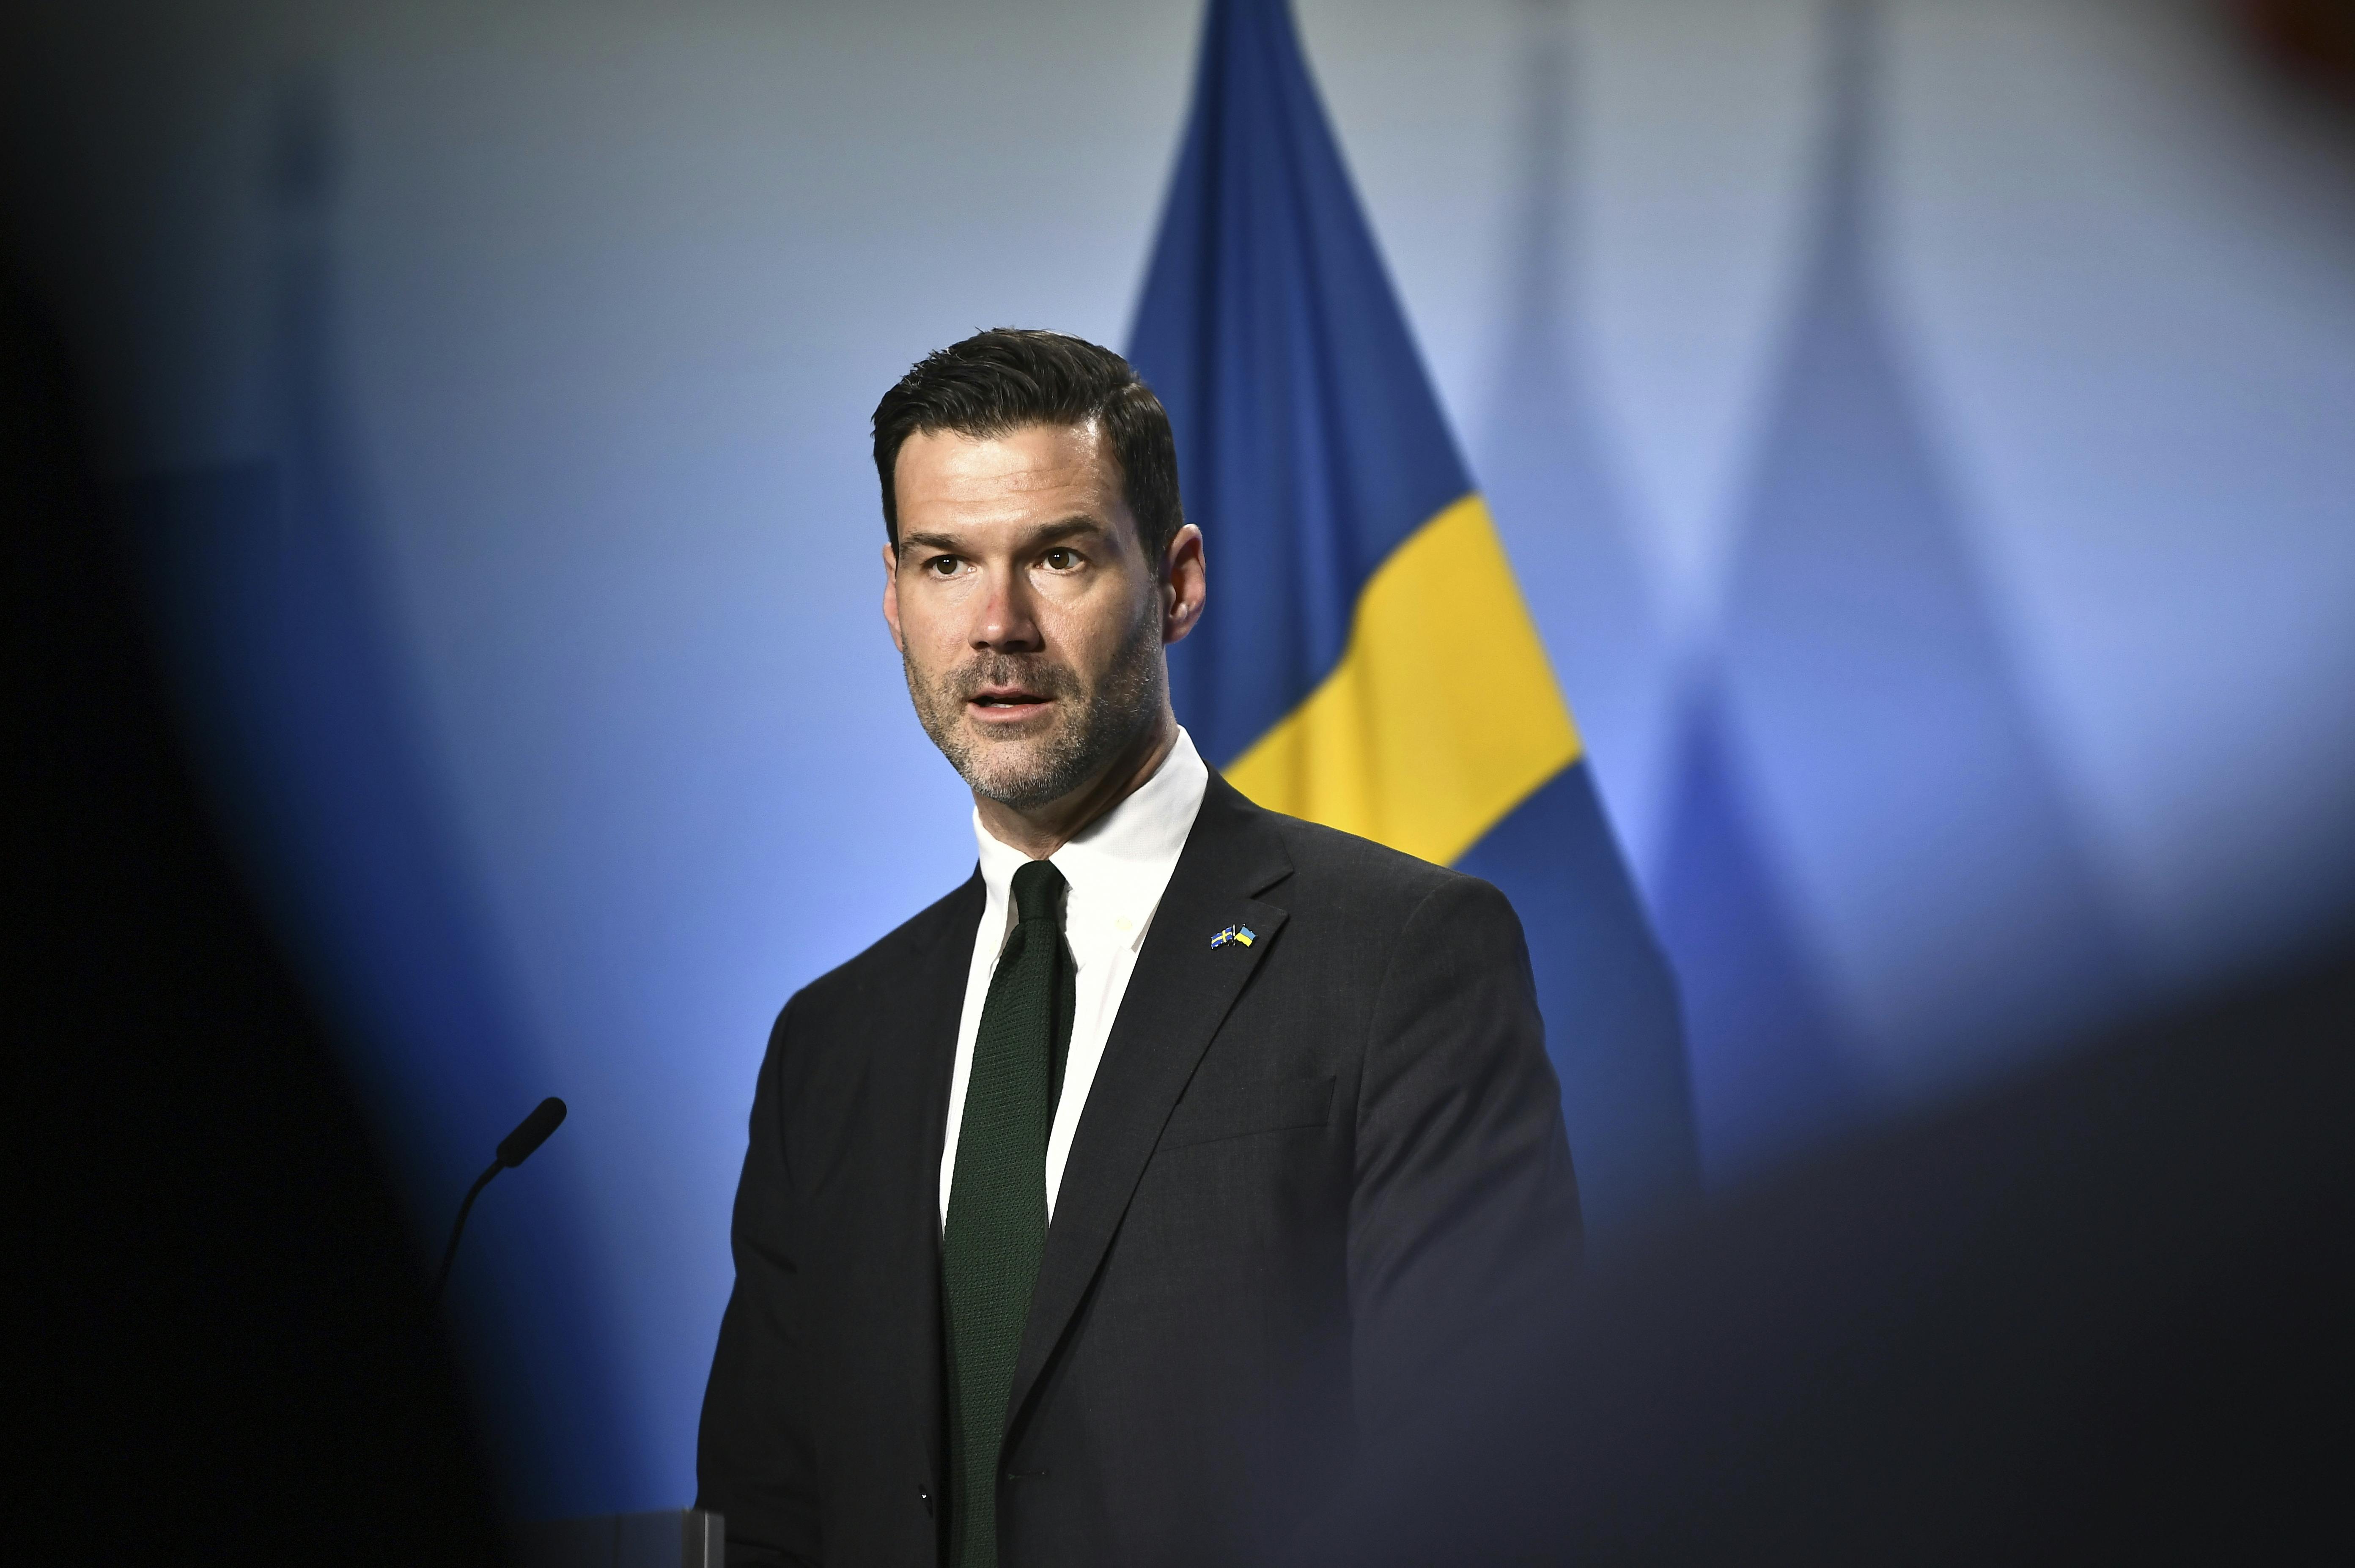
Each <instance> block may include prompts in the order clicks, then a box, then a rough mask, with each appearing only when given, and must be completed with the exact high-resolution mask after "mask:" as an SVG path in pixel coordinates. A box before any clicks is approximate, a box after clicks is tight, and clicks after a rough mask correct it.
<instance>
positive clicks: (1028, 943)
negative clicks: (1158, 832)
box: [941, 860, 1072, 1568]
mask: <svg viewBox="0 0 2355 1568" xmlns="http://www.w3.org/2000/svg"><path fill="white" fill-rule="evenodd" d="M1062 891H1063V874H1062V873H1061V872H1060V871H1058V870H1056V869H1055V868H1054V867H1053V866H1052V865H1050V863H1048V862H1047V861H1045V860H1033V861H1031V862H1030V863H1029V864H1028V865H1027V866H1025V867H1023V868H1022V869H1020V870H1018V871H1017V872H1015V873H1014V907H1015V910H1016V912H1017V913H1018V916H1019V918H1020V923H1019V924H1018V925H1016V926H1015V928H1014V934H1013V935H1012V936H1010V937H1008V938H1007V944H1006V946H1005V949H1004V950H1003V951H1002V952H1000V953H999V955H998V958H997V971H996V974H994V975H992V976H990V979H989V998H988V1000H987V1001H986V1002H985V1003H984V1004H983V1005H982V1009H981V1029H980V1032H979V1033H978V1034H976V1035H975V1037H974V1042H973V1073H972V1076H971V1077H970V1078H968V1079H967V1080H966V1082H965V1091H964V1122H963V1123H962V1124H961V1125H960V1126H959V1128H958V1131H957V1152H956V1174H955V1176H954V1178H953V1179H952V1180H951V1181H950V1184H949V1213H948V1221H947V1223H946V1224H945V1225H943V1227H942V1232H941V1281H942V1288H943V1295H944V1296H946V1298H947V1309H948V1371H949V1508H950V1512H949V1519H950V1535H949V1561H950V1563H953V1564H954V1568H996V1563H997V1464H998V1446H999V1444H1000V1442H1001V1441H1002V1440H1003V1439H1004V1437H1005V1435H1006V1401H1007V1397H1008V1395H1009V1394H1010V1393H1011V1392H1012V1391H1013V1384H1014V1359H1015V1357H1016V1356H1017V1355H1018V1353H1019V1352H1020V1350H1021V1349H1022V1322H1023V1319H1024V1318H1025V1317H1028V1316H1029V1312H1030V1287H1031V1285H1034V1284H1035V1283H1037V1281H1038V1278H1039V1257H1040V1255H1041V1254H1042V1253H1045V1252H1046V1250H1047V1134H1048V1132H1049V1130H1050V1128H1051V1127H1052V1126H1053V1125H1054V1120H1055V1098H1056V1096H1057V1094H1059V1093H1060V1092H1061V1089H1062V1078H1063V1057H1064V1054H1065V1052H1066V1051H1069V1049H1070V1047H1071V1005H1072V996H1071V967H1072V966H1071V955H1070V954H1069V953H1068V952H1066V951H1065V949H1064V946H1063V925H1062V919H1061V915H1060V907H1059V906H1060V902H1061V895H1062Z"/></svg>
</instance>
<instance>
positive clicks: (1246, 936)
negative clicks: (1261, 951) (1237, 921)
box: [1210, 925, 1259, 947]
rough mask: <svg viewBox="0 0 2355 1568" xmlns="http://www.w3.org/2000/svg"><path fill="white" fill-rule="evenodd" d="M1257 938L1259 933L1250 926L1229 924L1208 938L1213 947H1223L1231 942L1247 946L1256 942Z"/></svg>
mask: <svg viewBox="0 0 2355 1568" xmlns="http://www.w3.org/2000/svg"><path fill="white" fill-rule="evenodd" d="M1258 940H1259V933H1257V932H1255V931H1253V930H1252V928H1251V927H1250V926H1248V925H1231V926H1229V927H1227V928H1226V930H1224V931H1222V932H1220V933H1219V934H1218V935H1216V936H1214V937H1212V938H1210V945H1211V946H1213V947H1224V946H1225V945H1226V944H1228V943H1230V942H1231V943H1234V944H1237V945H1238V946H1242V947H1249V946H1250V945H1251V944H1252V943H1254V942H1257V941H1258Z"/></svg>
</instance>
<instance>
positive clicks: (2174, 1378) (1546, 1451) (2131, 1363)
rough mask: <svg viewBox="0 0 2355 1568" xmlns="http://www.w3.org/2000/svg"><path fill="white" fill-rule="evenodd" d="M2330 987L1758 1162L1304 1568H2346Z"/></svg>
mask: <svg viewBox="0 0 2355 1568" xmlns="http://www.w3.org/2000/svg"><path fill="white" fill-rule="evenodd" d="M2350 1084H2355V964H2350V962H2348V961H2346V960H2344V959H2342V960H2340V961H2339V962H2336V963H2333V964H2329V965H2324V966H2322V967H2319V968H2318V969H2312V970H2309V971H2307V972H2306V973H2305V974H2303V975H2301V976H2295V977H2293V978H2291V979H2289V980H2287V981H2286V982H2284V983H2282V984H2279V985H2277V986H2275V987H2267V988H2264V989H2263V990H2260V991H2254V992H2252V993H2249V994H2246V995H2243V996H2240V997H2235V998H2232V999H2228V1000H2225V1001H2222V1002H2220V1003H2217V1004H2215V1005H2213V1006H2211V1007H2210V1008H2207V1009H2205V1010H2203V1011H2201V1012H2199V1013H2197V1014H2187V1015H2186V1016H2184V1017H2182V1018H2181V1019H2179V1020H2177V1021H2174V1022H2172V1023H2170V1024H2168V1025H2166V1026H2164V1027H2160V1028H2156V1029H2149V1030H2147V1031H2145V1032H2143V1033H2142V1034H2140V1035H2138V1036H2137V1037H2136V1038H2134V1039H2131V1040H2124V1041H2120V1042H2118V1043H2116V1044H2115V1045H2114V1046H2113V1047H2112V1048H2110V1049H2108V1050H2105V1051H2101V1052H2099V1053H2098V1054H2096V1055H2094V1056H2092V1057H2089V1058H2086V1059H2083V1060H2080V1061H2076V1062H2074V1063H2073V1064H2070V1065H2068V1066H2066V1067H2064V1068H2062V1070H2060V1071H2058V1072H2052V1073H2051V1074H2050V1075H2048V1076H2046V1077H2044V1078H2042V1079H2041V1080H2040V1081H2037V1082H2034V1083H2029V1084H2026V1085H2024V1086H2021V1087H2019V1088H2017V1089H2015V1090H2014V1091H2012V1092H2011V1093H2006V1094H2003V1095H2001V1096H1999V1097H1997V1098H1994V1099H1991V1100H1988V1101H1986V1102H1984V1103H1981V1104H1977V1105H1976V1106H1973V1107H1969V1108H1966V1109H1963V1110H1960V1111H1957V1112H1955V1113H1952V1114H1949V1115H1943V1116H1940V1117H1938V1118H1936V1119H1935V1120H1933V1121H1930V1122H1928V1123H1926V1124H1924V1125H1918V1126H1914V1127H1912V1128H1910V1129H1905V1130H1902V1131H1897V1132H1893V1133H1891V1134H1888V1135H1885V1136H1881V1137H1879V1138H1877V1139H1875V1140H1873V1141H1872V1142H1870V1143H1868V1144H1864V1145H1860V1146H1858V1147H1853V1148H1851V1149H1849V1150H1848V1151H1847V1152H1845V1153H1842V1154H1838V1155H1834V1156H1832V1157H1827V1158H1825V1159H1823V1160H1821V1161H1819V1162H1817V1163H1814V1164H1812V1165H1810V1166H1808V1167H1806V1168H1802V1169H1797V1170H1795V1171H1792V1172H1789V1173H1787V1174H1786V1175H1785V1176H1784V1177H1783V1178H1781V1179H1776V1180H1774V1181H1773V1182H1771V1183H1770V1184H1768V1185H1765V1186H1762V1187H1760V1188H1758V1189H1753V1190H1752V1191H1750V1192H1748V1193H1747V1194H1746V1195H1743V1196H1741V1197H1738V1198H1736V1199H1734V1200H1731V1201H1729V1202H1727V1203H1726V1204H1724V1205H1722V1206H1721V1207H1720V1208H1718V1209H1717V1210H1716V1211H1714V1212H1712V1213H1711V1214H1710V1215H1709V1216H1708V1217H1706V1218H1705V1219H1703V1220H1702V1221H1699V1222H1698V1223H1697V1224H1696V1225H1695V1226H1694V1227H1693V1228H1692V1229H1690V1230H1688V1231H1685V1232H1680V1233H1678V1234H1677V1235H1674V1236H1672V1237H1667V1238H1663V1239H1661V1240H1660V1241H1659V1242H1658V1243H1657V1244H1656V1245H1654V1246H1653V1247H1651V1248H1649V1249H1647V1250H1646V1251H1644V1252H1643V1253H1640V1254H1638V1255H1632V1256H1625V1257H1622V1258H1620V1259H1618V1260H1616V1261H1615V1263H1614V1264H1613V1265H1612V1266H1610V1267H1609V1268H1608V1269H1607V1270H1605V1271H1603V1272H1601V1273H1599V1274H1598V1275H1597V1276H1596V1277H1594V1278H1593V1280H1592V1281H1591V1282H1590V1284H1589V1285H1587V1286H1586V1287H1585V1292H1584V1295H1583V1296H1582V1299H1581V1301H1580V1302H1579V1304H1578V1306H1577V1307H1576V1309H1575V1311H1574V1314H1573V1323H1572V1332H1571V1334H1570V1335H1569V1336H1568V1339H1567V1341H1566V1344H1564V1345H1558V1346H1556V1347H1554V1348H1552V1349H1550V1350H1547V1351H1545V1352H1543V1353H1542V1354H1533V1355H1531V1356H1529V1358H1527V1359H1522V1358H1512V1357H1506V1358H1491V1360H1490V1362H1489V1364H1497V1361H1498V1360H1502V1361H1503V1362H1505V1363H1507V1364H1512V1365H1517V1366H1518V1367H1521V1368H1523V1369H1524V1370H1526V1369H1527V1368H1529V1367H1532V1366H1548V1367H1550V1371H1549V1372H1547V1373H1546V1374H1545V1375H1543V1376H1540V1377H1530V1378H1527V1379H1526V1381H1516V1382H1512V1383H1508V1382H1505V1381H1501V1380H1491V1381H1488V1382H1487V1389H1486V1396H1485V1397H1483V1398H1481V1399H1479V1400H1477V1401H1475V1402H1473V1403H1472V1404H1471V1405H1470V1406H1469V1407H1468V1408H1466V1409H1465V1410H1464V1411H1463V1412H1462V1413H1461V1415H1460V1419H1459V1420H1458V1421H1457V1422H1456V1424H1455V1426H1454V1428H1453V1429H1452V1430H1438V1431H1433V1432H1431V1433H1428V1434H1425V1435H1423V1436H1424V1439H1425V1440H1424V1441H1423V1443H1421V1444H1420V1445H1418V1450H1417V1451H1416V1452H1414V1453H1412V1454H1411V1455H1409V1456H1406V1457H1405V1458H1403V1459H1401V1460H1400V1461H1398V1462H1396V1463H1394V1464H1392V1465H1391V1467H1389V1468H1388V1470H1387V1471H1386V1472H1385V1473H1383V1474H1382V1475H1380V1477H1378V1479H1377V1482H1376V1484H1375V1485H1374V1486H1372V1487H1371V1488H1369V1490H1368V1495H1367V1497H1365V1498H1362V1499H1359V1500H1358V1501H1357V1502H1356V1503H1355V1504H1354V1505H1353V1506H1352V1507H1351V1508H1350V1509H1348V1510H1347V1511H1346V1512H1345V1514H1344V1515H1343V1516H1342V1517H1343V1520H1344V1522H1343V1524H1342V1525H1341V1527H1340V1528H1339V1529H1338V1530H1337V1531H1336V1532H1335V1542H1336V1543H1337V1544H1336V1549H1335V1550H1334V1551H1332V1552H1331V1553H1330V1560H1331V1561H1333V1562H1335V1563H1341V1562H1348V1563H1557V1562H1558V1563H1579V1564H1593V1563H1677V1564H1710V1563H1859V1564H1862V1563H1873V1564H1888V1563H1905V1564H1919V1563H1974V1564H1978V1563H2019V1562H2053V1563H2063V1562H2065V1563H2122V1562H2135V1561H2150V1560H2154V1559H2155V1560H2159V1561H2192V1562H2216V1563H2224V1562H2250V1563H2309V1562H2331V1563H2346V1562H2355V1513H2350V1488H2349V1481H2348V1477H2349V1474H2350V1469H2349V1464H2350V1458H2355V1442H2350V1436H2355V1388H2350V1377H2349V1371H2350V1339H2355V1311H2350V1306H2355V1303H2351V1302H2350V1290H2349V1283H2350V1252H2355V1199H2350V1185H2355V1184H2350V1168H2355V1152H2350V1151H2355V1094H2350Z"/></svg>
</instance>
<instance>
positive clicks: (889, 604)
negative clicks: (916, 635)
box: [883, 544, 908, 654]
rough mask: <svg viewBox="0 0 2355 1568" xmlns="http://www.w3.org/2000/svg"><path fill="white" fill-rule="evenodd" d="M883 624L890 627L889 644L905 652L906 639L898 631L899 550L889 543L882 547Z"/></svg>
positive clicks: (906, 649) (906, 648) (906, 646)
mask: <svg viewBox="0 0 2355 1568" xmlns="http://www.w3.org/2000/svg"><path fill="white" fill-rule="evenodd" d="M883 624H885V625H887V626H889V627H890V628H891V645H892V646H893V647H895V648H897V649H899V650H900V652H901V653H903V654H904V653H906V652H907V651H908V639H907V638H906V637H904V636H902V635H900V550H899V547H897V546H896V545H890V544H886V545H885V546H884V547H883Z"/></svg>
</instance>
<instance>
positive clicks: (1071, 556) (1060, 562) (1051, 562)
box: [1046, 549, 1080, 571]
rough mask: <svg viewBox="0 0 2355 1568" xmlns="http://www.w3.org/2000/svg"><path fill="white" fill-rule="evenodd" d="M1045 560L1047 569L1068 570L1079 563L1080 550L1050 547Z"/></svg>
mask: <svg viewBox="0 0 2355 1568" xmlns="http://www.w3.org/2000/svg"><path fill="white" fill-rule="evenodd" d="M1046 560H1047V570H1048V571H1071V568H1073V567H1075V566H1077V565H1079V564H1080V552H1079V551H1077V550H1075V549H1050V550H1049V551H1048V552H1047V557H1046Z"/></svg>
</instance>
